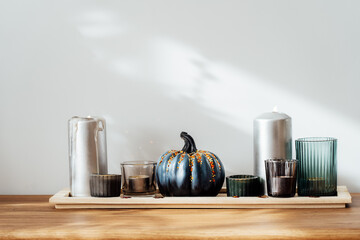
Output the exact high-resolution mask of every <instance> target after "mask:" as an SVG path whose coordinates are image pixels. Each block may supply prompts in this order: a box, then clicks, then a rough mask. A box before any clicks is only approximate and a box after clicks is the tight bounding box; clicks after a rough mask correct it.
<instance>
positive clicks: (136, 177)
mask: <svg viewBox="0 0 360 240" xmlns="http://www.w3.org/2000/svg"><path fill="white" fill-rule="evenodd" d="M155 169H156V162H151V161H127V162H124V163H122V164H121V172H122V182H123V186H122V190H123V193H124V195H125V196H126V195H132V196H133V195H143V196H146V195H147V196H153V195H154V194H155V191H156V181H155Z"/></svg>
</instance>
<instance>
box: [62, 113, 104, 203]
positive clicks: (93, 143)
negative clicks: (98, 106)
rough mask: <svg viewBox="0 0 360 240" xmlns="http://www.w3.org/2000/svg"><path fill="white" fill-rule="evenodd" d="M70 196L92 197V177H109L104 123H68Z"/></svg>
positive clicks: (90, 119)
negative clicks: (95, 175) (96, 174)
mask: <svg viewBox="0 0 360 240" xmlns="http://www.w3.org/2000/svg"><path fill="white" fill-rule="evenodd" d="M69 162H70V192H71V196H73V197H86V196H90V174H92V173H98V174H106V173H107V154H106V132H105V120H104V119H101V118H97V117H85V118H82V117H73V118H71V119H70V120H69Z"/></svg>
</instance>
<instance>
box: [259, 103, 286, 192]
mask: <svg viewBox="0 0 360 240" xmlns="http://www.w3.org/2000/svg"><path fill="white" fill-rule="evenodd" d="M275 158H276V159H291V158H292V133H291V118H290V117H289V116H288V115H286V114H285V113H280V112H277V110H276V108H274V110H273V112H269V113H264V114H262V115H260V116H259V117H258V118H256V119H255V120H254V175H255V176H259V177H260V179H261V181H262V185H263V189H264V193H266V187H265V186H266V173H265V163H264V161H265V160H266V159H275Z"/></svg>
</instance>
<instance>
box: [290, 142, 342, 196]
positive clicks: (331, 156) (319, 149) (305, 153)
mask: <svg viewBox="0 0 360 240" xmlns="http://www.w3.org/2000/svg"><path fill="white" fill-rule="evenodd" d="M295 148H296V159H298V160H299V163H298V165H299V166H298V176H297V178H298V195H299V196H336V195H337V139H336V138H331V137H307V138H299V139H297V140H295Z"/></svg>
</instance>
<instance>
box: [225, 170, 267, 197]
mask: <svg viewBox="0 0 360 240" xmlns="http://www.w3.org/2000/svg"><path fill="white" fill-rule="evenodd" d="M226 190H227V191H226V192H227V196H228V197H250V196H259V195H260V194H261V191H262V189H261V185H260V178H259V177H258V176H254V175H232V176H228V177H226Z"/></svg>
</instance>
